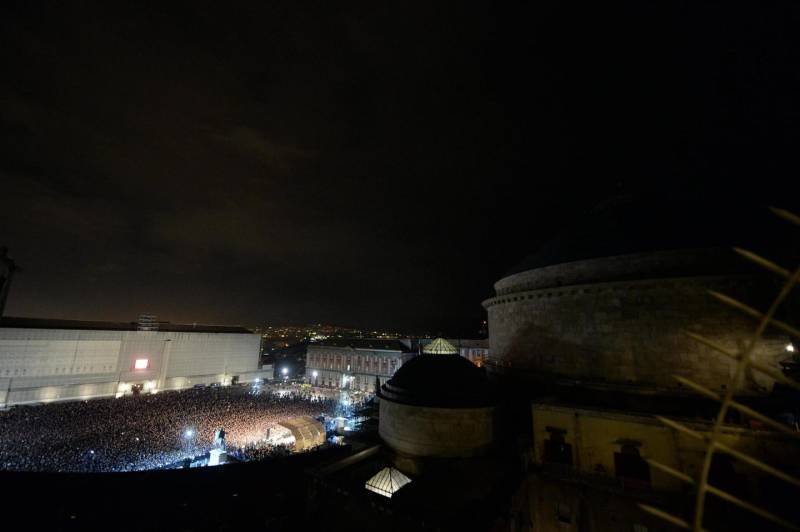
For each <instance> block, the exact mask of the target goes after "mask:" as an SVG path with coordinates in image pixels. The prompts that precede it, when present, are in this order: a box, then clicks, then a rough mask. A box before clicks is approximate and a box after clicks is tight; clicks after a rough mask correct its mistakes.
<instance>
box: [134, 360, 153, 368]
mask: <svg viewBox="0 0 800 532" xmlns="http://www.w3.org/2000/svg"><path fill="white" fill-rule="evenodd" d="M148 366H150V359H149V358H137V359H136V362H134V363H133V369H147V368H148Z"/></svg>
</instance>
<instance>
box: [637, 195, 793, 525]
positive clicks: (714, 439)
mask: <svg viewBox="0 0 800 532" xmlns="http://www.w3.org/2000/svg"><path fill="white" fill-rule="evenodd" d="M771 210H772V212H773V213H774V214H775V215H777V216H778V217H780V218H782V219H783V220H785V221H787V222H789V223H792V224H794V225H797V226H799V227H800V216H797V215H796V214H794V213H791V212H789V211H786V210H783V209H775V208H772V209H771ZM735 251H736V252H737V253H738V254H739V255H741V256H742V257H744V258H745V259H747V260H749V261H750V262H752V263H754V264H756V265H758V266H759V267H761V268H764V269H766V270H767V271H769V272H771V273H772V274H775V275H777V276H779V277H781V278H782V279H783V281H784V284H783V287H782V288H781V290H780V292H779V293H778V295H777V297H776V298H775V299H774V300H773V302H772V304H771V305H770V307H769V309H768V310H767V311H766V312H763V313H762V312H761V311H759V310H757V309H755V308H752V307H750V306H748V305H747V304H745V303H742V302H740V301H738V300H736V299H734V298H732V297H729V296H727V295H725V294H721V293H719V292H714V291H710V292H709V293H710V294H711V296H713V297H715V298H716V299H717V300H719V301H720V302H721V303H722V304H724V305H727V306H729V307H731V308H733V309H735V310H737V311H739V312H742V313H744V314H745V315H747V316H750V317H751V318H753V319H754V320H756V321H757V322H758V325H757V326H756V328H755V330H754V332H753V334H752V336H751V338H750V340H749V341H748V342H747V343H746V345H745V346H744V348H743V349H741V350H740V351H738V352H737V351H733V350H730V349H728V348H726V347H723V346H721V345H719V344H718V343H716V342H714V341H712V340H709V339H708V338H705V337H703V336H701V335H699V334H694V333H688V332H687V334H688V335H689V336H690V337H691V338H693V339H694V340H696V341H698V342H700V343H701V344H703V345H705V346H707V347H709V348H711V349H713V350H714V351H716V352H717V353H720V354H721V355H723V356H725V357H727V358H729V359H731V360H733V361H735V362H736V367H735V368H736V369H735V371H734V374H733V376H732V377H731V378H730V380H729V383H728V386H727V388H726V392H725V394H724V395H720V394H718V393H716V392H714V391H713V390H710V389H708V388H706V387H705V386H702V385H700V384H698V383H696V382H694V381H692V380H690V379H686V378H684V377H681V376H678V375H674V378H675V379H677V380H678V382H680V383H682V384H683V385H685V386H687V387H689V388H690V389H692V390H693V391H695V392H697V393H699V394H700V395H702V396H705V397H707V398H709V399H712V400H714V401H716V402H718V403H719V404H720V407H719V412H718V414H717V417H716V419H715V421H714V425H713V428H712V430H711V432H710V433H700V432H697V431H695V430H693V429H691V428H689V427H687V426H685V425H683V424H682V423H678V422H676V421H674V420H671V419H667V418H664V417H660V416H659V417H658V419H659V420H660V421H661V422H662V423H664V425H666V426H667V427H669V428H672V429H674V430H676V431H679V432H681V433H683V434H685V435H687V436H690V437H692V438H695V439H698V440H702V441H703V442H704V443H705V456H704V459H703V464H702V469H701V471H700V474H699V476H698V478H692V477H691V476H689V475H687V474H685V473H683V472H681V471H678V470H676V469H673V468H672V467H670V466H667V465H665V464H662V463H660V462H658V461H656V460H652V459H648V460H647V461H648V463H649V464H650V465H651V466H652V467H655V468H656V469H658V470H660V471H662V472H664V473H666V474H668V475H671V476H673V477H675V478H677V479H679V480H681V481H683V482H685V483H687V484H689V485H691V486H694V487H695V489H696V492H695V505H694V516H693V519H692V522H691V523H690V522H688V521H686V520H685V519H683V518H681V517H678V516H676V515H673V514H670V513H668V512H666V511H664V510H662V509H660V508H656V507H654V506H650V505H646V504H640V505H639V506H640V507H641V508H642V509H643V510H645V511H646V512H648V513H651V514H653V515H655V516H657V517H660V518H661V519H664V520H665V521H668V522H670V523H672V524H673V525H675V526H677V527H679V528H683V529H686V530H693V531H700V530H704V528H703V517H704V513H705V508H706V500H707V495H708V494H711V495H714V496H715V497H717V498H719V499H721V500H723V501H726V502H727V503H730V504H733V505H735V506H737V507H739V508H742V509H744V510H746V511H749V512H752V513H753V514H756V515H758V516H760V517H762V518H764V519H766V520H768V521H770V522H772V523H773V524H775V525H778V526H779V527H782V528H785V529H788V530H800V526H798V525H797V524H795V523H790V522H789V521H787V520H786V519H784V518H782V517H780V516H777V515H775V514H773V513H772V512H769V511H767V510H765V509H763V508H761V507H760V506H758V505H757V504H754V503H752V502H749V501H747V500H744V499H742V498H740V497H737V496H736V495H733V494H731V493H728V492H726V491H725V490H722V489H720V488H719V487H717V486H714V485H712V484H710V483H709V473H710V471H711V463H712V460H713V458H714V454H715V453H725V454H727V455H729V456H731V457H733V458H736V459H738V460H741V461H742V462H744V463H746V464H748V465H750V466H752V467H754V468H756V469H758V470H760V471H761V472H763V473H765V474H767V475H771V476H773V477H775V478H778V479H781V480H783V481H784V482H786V483H788V484H790V485H792V486H795V487H798V488H800V479H798V478H796V477H795V476H792V475H790V474H788V473H786V472H785V471H783V470H781V469H780V468H778V467H774V466H772V465H769V464H767V463H765V462H763V461H761V460H759V459H757V458H754V457H752V456H750V455H749V454H747V453H744V452H741V451H739V450H736V449H734V448H733V447H731V446H729V445H727V444H726V443H724V442H723V441H722V428H723V423H724V420H725V418H726V416H727V414H728V412H729V411H731V409H733V410H737V411H739V412H740V413H741V414H744V415H745V416H748V417H750V418H753V419H756V420H758V421H760V422H762V423H764V424H765V425H766V426H768V427H770V428H772V429H774V430H776V431H780V432H782V433H784V434H788V435H789V436H791V437H793V438H799V437H800V433H799V432H797V431H796V430H795V429H794V428H793V427H790V426H788V425H786V424H784V423H781V422H779V421H776V420H774V419H772V418H771V417H768V416H766V415H764V414H762V413H760V412H758V411H756V410H754V409H752V408H750V407H748V406H746V405H744V404H742V403H740V402H738V401H736V400H735V399H734V395H735V393H736V391H737V387H738V385H739V383H740V382H742V377H743V376H744V375H745V374H746V373H747V372H748V371H750V370H754V371H760V372H761V373H763V374H765V375H767V376H769V377H771V378H772V379H774V380H775V381H776V382H779V383H781V384H783V385H786V386H788V387H790V388H792V389H794V390H800V383H798V382H796V381H795V380H793V379H791V378H789V377H787V376H786V375H784V374H783V373H781V372H780V371H778V370H775V369H773V368H770V367H768V366H766V365H764V364H762V363H760V362H758V361H755V360H753V359H752V355H753V353H754V350H755V347H756V345H757V344H758V343H759V342H760V341H761V338H762V336H763V334H764V331H765V330H766V329H767V328H768V327H774V328H776V329H778V330H780V331H782V332H784V333H786V334H788V335H789V336H793V337H795V338H798V339H800V329H798V328H796V327H794V326H792V325H790V324H788V323H785V322H783V321H780V320H778V319H776V318H775V314H776V312H777V311H778V309H779V308H780V306H781V304H782V303H783V302H784V301H785V300H786V299H787V297H788V296H789V294H790V293H791V291H792V289H793V288H795V287H796V286H797V284H798V281H799V280H800V266H798V267H797V268H796V269H795V270H794V271H791V270H788V269H786V268H784V267H782V266H780V265H778V264H775V263H774V262H772V261H770V260H768V259H765V258H763V257H761V256H759V255H757V254H755V253H753V252H751V251H748V250H745V249H741V248H735Z"/></svg>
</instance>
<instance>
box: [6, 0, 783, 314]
mask: <svg viewBox="0 0 800 532" xmlns="http://www.w3.org/2000/svg"><path fill="white" fill-rule="evenodd" d="M781 9H791V8H790V7H787V6H784V7H782V8H780V9H767V10H765V11H764V13H763V16H762V17H761V18H757V19H753V18H751V17H749V16H747V13H745V12H744V11H738V10H737V9H734V8H732V9H731V10H730V11H726V13H725V21H724V22H725V23H724V24H723V23H721V22H719V21H717V17H718V16H719V14H718V13H717V11H716V10H714V9H711V8H710V7H708V6H705V5H704V4H703V5H701V4H698V6H697V7H696V8H693V13H692V16H686V14H685V13H682V12H681V11H680V10H679V9H673V8H670V7H668V6H662V7H657V6H649V5H648V6H642V5H640V4H639V3H635V2H631V3H627V4H625V3H623V5H621V6H618V7H617V8H615V9H606V7H603V8H600V7H597V6H594V7H592V6H587V7H586V9H585V10H584V11H580V10H579V11H580V13H576V12H575V10H569V9H567V8H566V7H562V6H558V5H555V4H554V5H550V6H544V7H543V6H538V7H522V6H516V5H511V4H510V5H508V6H505V7H503V8H496V9H495V8H488V7H485V6H484V7H481V6H474V7H472V6H471V7H466V6H459V7H458V8H453V7H445V6H436V5H432V4H430V3H420V4H419V5H412V4H408V5H404V6H396V7H393V8H392V7H389V6H388V5H386V4H382V3H374V2H373V3H366V2H364V3H361V2H356V3H355V4H349V5H347V6H340V5H337V6H333V5H312V4H311V3H306V2H302V1H301V2H286V3H274V2H233V3H229V4H226V5H225V6H221V5H220V4H218V3H212V2H203V1H200V2H168V3H164V2H136V3H132V4H129V5H119V4H114V5H112V4H111V3H107V2H93V1H90V2H79V3H74V2H69V3H63V2H41V3H38V2H37V3H34V2H4V3H3V5H2V6H1V7H0V50H2V51H0V59H1V60H2V68H3V76H2V78H0V132H2V136H3V143H2V145H0V179H2V183H3V189H2V196H1V197H0V242H2V243H6V244H7V245H9V247H10V248H11V251H12V254H13V255H14V256H15V258H16V259H17V260H18V262H19V263H20V264H21V265H22V267H23V268H24V272H23V273H22V274H21V275H20V276H19V277H18V281H17V284H16V286H15V287H14V290H13V293H12V295H11V297H10V300H9V306H8V312H9V313H10V314H20V315H37V316H62V317H72V318H92V319H130V318H132V317H134V316H136V315H137V314H138V313H139V312H141V311H143V310H149V311H152V312H156V313H158V314H160V315H162V316H163V317H164V318H166V319H172V320H175V321H179V320H186V321H214V322H226V323H233V322H236V323H246V324H255V323H259V322H262V321H264V320H269V321H300V322H306V321H330V322H337V323H344V324H348V323H349V324H354V325H365V326H387V327H392V326H397V327H413V328H427V329H437V328H439V329H442V328H454V329H459V330H460V329H467V330H471V329H472V328H473V324H474V323H476V322H477V321H478V320H479V319H480V318H481V316H482V311H481V309H480V306H479V302H480V300H481V299H482V298H483V297H485V296H486V295H488V294H489V293H490V291H491V284H492V282H493V281H494V280H496V278H497V277H498V276H499V275H501V274H502V272H503V271H505V270H506V269H507V268H508V267H510V266H511V265H512V264H513V263H514V262H515V261H517V260H519V259H520V258H521V257H522V256H524V255H525V254H526V253H527V252H528V251H529V250H530V249H532V248H534V247H535V246H536V245H537V244H539V243H541V242H542V241H543V240H544V239H546V238H547V237H548V236H549V235H552V234H553V233H554V232H556V231H558V230H559V229H560V227H561V226H563V225H564V224H565V223H569V222H570V221H571V220H572V219H574V218H575V217H576V216H577V215H578V214H579V213H580V212H582V211H583V210H585V209H586V208H587V207H589V206H591V205H593V204H595V203H596V202H598V201H600V200H602V199H603V198H606V197H609V196H614V195H615V194H618V193H620V192H621V191H624V192H631V191H634V192H637V191H638V192H644V193H646V194H648V195H650V196H651V197H652V196H653V195H656V196H657V195H660V194H662V193H663V194H666V195H669V194H673V195H680V194H695V195H697V194H702V193H703V192H704V191H708V190H713V191H718V190H721V189H727V188H732V187H733V188H735V186H734V185H732V183H733V182H734V181H735V180H736V178H738V177H741V176H744V175H747V174H750V175H755V173H756V172H762V173H763V172H769V173H770V174H771V175H773V176H774V178H775V180H778V179H779V178H780V177H786V176H787V175H789V174H791V172H792V170H796V164H795V163H792V162H791V161H792V160H793V157H792V156H791V152H792V149H791V146H793V145H794V144H796V138H797V135H796V133H797V117H798V104H797V99H796V97H795V96H796V89H797V88H798V87H797V85H798V80H797V79H796V76H795V75H794V74H793V72H796V68H794V66H795V63H796V61H795V59H797V55H798V47H797V43H795V42H794V39H793V38H792V32H790V31H788V27H786V21H788V20H791V17H787V16H785V13H782V11H781ZM712 22H713V24H712Z"/></svg>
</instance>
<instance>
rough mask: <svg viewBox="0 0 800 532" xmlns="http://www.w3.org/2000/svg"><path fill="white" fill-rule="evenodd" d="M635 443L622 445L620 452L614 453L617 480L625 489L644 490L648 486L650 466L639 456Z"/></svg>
mask: <svg viewBox="0 0 800 532" xmlns="http://www.w3.org/2000/svg"><path fill="white" fill-rule="evenodd" d="M637 445H638V444H637V443H624V444H622V446H621V448H620V452H618V453H614V469H615V471H616V475H617V478H619V479H620V480H622V484H623V486H625V487H626V488H645V487H648V486H649V485H650V466H649V465H648V464H647V462H645V461H644V460H643V459H642V457H641V456H640V455H639V449H637Z"/></svg>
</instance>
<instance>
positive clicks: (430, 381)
mask: <svg viewBox="0 0 800 532" xmlns="http://www.w3.org/2000/svg"><path fill="white" fill-rule="evenodd" d="M379 396H380V397H381V398H385V399H389V400H391V401H396V402H400V403H404V404H411V405H419V406H440V407H450V408H468V407H475V406H486V405H489V404H492V403H493V401H492V399H491V393H490V391H489V383H488V379H487V378H486V372H485V371H484V370H483V369H482V368H479V367H477V366H476V365H475V364H473V363H472V362H470V361H469V360H467V359H465V358H463V357H461V356H459V355H434V354H431V353H425V354H422V355H418V356H416V357H414V358H412V359H411V360H409V361H408V362H406V363H405V364H403V365H402V366H400V369H398V370H397V373H395V374H394V376H393V377H392V378H391V379H389V381H388V382H387V383H386V384H384V385H383V386H382V387H381V389H380V391H379Z"/></svg>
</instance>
